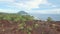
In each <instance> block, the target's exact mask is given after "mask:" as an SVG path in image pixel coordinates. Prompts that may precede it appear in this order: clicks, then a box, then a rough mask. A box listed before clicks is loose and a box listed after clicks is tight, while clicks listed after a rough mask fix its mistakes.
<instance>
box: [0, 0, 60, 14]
mask: <svg viewBox="0 0 60 34" xmlns="http://www.w3.org/2000/svg"><path fill="white" fill-rule="evenodd" d="M18 11H26V12H28V13H35V14H60V0H0V12H7V13H17V12H18Z"/></svg>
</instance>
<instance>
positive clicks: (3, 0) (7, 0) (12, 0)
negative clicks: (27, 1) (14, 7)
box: [0, 0, 15, 2]
mask: <svg viewBox="0 0 60 34" xmlns="http://www.w3.org/2000/svg"><path fill="white" fill-rule="evenodd" d="M14 1H15V0H0V2H14Z"/></svg>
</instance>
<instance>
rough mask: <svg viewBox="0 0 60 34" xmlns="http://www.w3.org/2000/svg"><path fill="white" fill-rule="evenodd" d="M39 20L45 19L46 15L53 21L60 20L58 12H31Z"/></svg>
mask: <svg viewBox="0 0 60 34" xmlns="http://www.w3.org/2000/svg"><path fill="white" fill-rule="evenodd" d="M32 15H33V16H35V17H37V18H38V19H40V20H47V18H48V17H51V18H52V19H53V20H54V21H60V14H32Z"/></svg>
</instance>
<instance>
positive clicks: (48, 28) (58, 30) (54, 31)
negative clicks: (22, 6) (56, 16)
mask: <svg viewBox="0 0 60 34" xmlns="http://www.w3.org/2000/svg"><path fill="white" fill-rule="evenodd" d="M20 23H21V21H18V22H15V21H7V20H0V34H28V33H27V32H26V30H17V29H18V24H20ZM25 23H26V26H25V28H26V27H28V26H33V25H34V23H37V24H38V25H39V27H37V28H34V27H33V29H32V31H30V32H31V34H60V21H56V22H45V21H37V20H36V21H25Z"/></svg>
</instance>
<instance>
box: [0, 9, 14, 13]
mask: <svg viewBox="0 0 60 34" xmlns="http://www.w3.org/2000/svg"><path fill="white" fill-rule="evenodd" d="M0 12H7V13H14V10H8V9H0Z"/></svg>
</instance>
